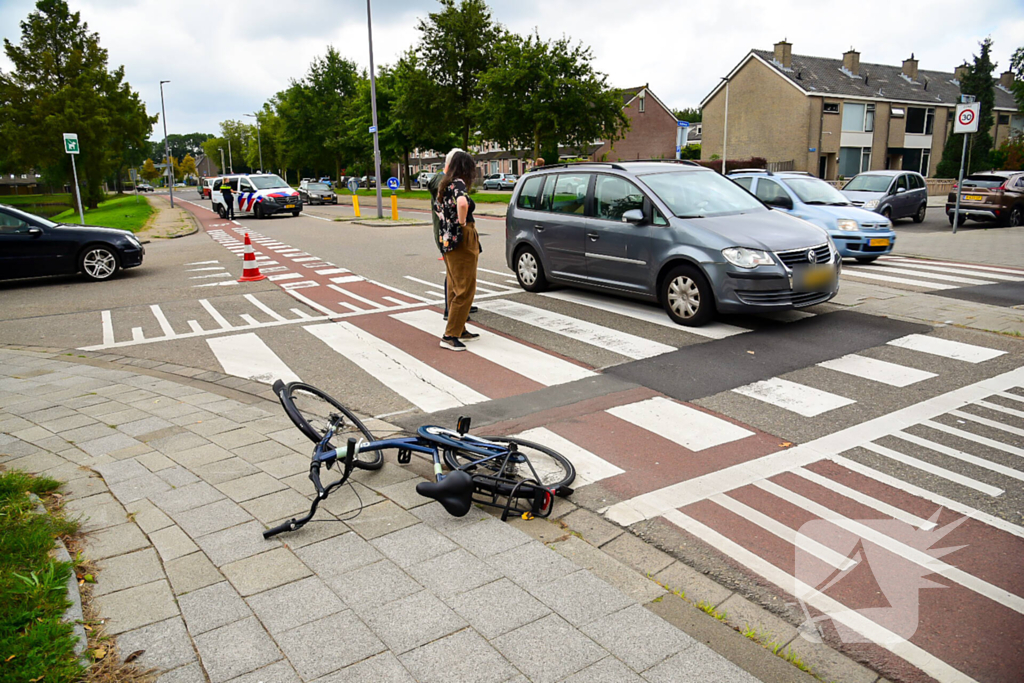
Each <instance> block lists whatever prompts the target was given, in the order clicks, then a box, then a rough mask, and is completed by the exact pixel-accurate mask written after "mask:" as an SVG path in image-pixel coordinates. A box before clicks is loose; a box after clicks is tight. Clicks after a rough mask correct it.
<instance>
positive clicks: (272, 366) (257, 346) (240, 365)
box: [206, 332, 299, 384]
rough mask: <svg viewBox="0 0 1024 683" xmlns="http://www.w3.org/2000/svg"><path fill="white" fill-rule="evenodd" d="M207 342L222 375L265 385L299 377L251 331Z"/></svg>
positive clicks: (215, 338)
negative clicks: (224, 373)
mask: <svg viewBox="0 0 1024 683" xmlns="http://www.w3.org/2000/svg"><path fill="white" fill-rule="evenodd" d="M206 343H207V344H208V345H209V346H210V350H211V351H213V355H215V356H216V357H217V362H219V363H220V365H221V367H222V368H224V372H226V373H228V374H229V375H234V376H235V377H244V378H246V379H251V380H254V381H256V382H263V383H264V384H273V383H274V381H275V380H278V379H280V380H284V381H285V382H298V381H299V376H298V375H296V374H295V373H294V372H292V369H291V368H289V367H288V365H287V364H286V363H285V362H284V361H283V360H281V359H280V358H279V357H278V355H277V354H276V353H274V352H273V351H272V350H271V348H270V347H269V346H267V345H266V343H265V342H264V341H263V340H262V339H260V338H259V336H258V335H257V334H256V333H254V332H249V333H247V334H236V335H231V336H229V337H214V338H212V339H207V340H206Z"/></svg>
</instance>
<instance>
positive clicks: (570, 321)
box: [479, 299, 676, 359]
mask: <svg viewBox="0 0 1024 683" xmlns="http://www.w3.org/2000/svg"><path fill="white" fill-rule="evenodd" d="M479 305H480V308H482V309H484V310H485V311H490V312H492V313H497V314H498V315H502V316H505V317H506V318H511V319H513V320H517V321H519V322H521V323H526V324H527V325H532V326H533V327H537V328H540V329H542V330H547V331H549V332H554V333H556V334H560V335H562V336H564V337H569V338H570V339H575V340H576V341H581V342H583V343H585V344H591V345H593V346H597V347H599V348H602V349H606V350H608V351H612V352H613V353H617V354H619V355H620V356H626V357H627V358H633V359H640V358H651V357H653V356H660V355H661V354H663V353H669V352H670V351H675V350H676V347H674V346H669V345H667V344H661V343H659V342H656V341H651V340H649V339H646V338H644V337H638V336H636V335H633V334H629V333H628V332H620V331H619V330H615V329H612V328H609V327H604V326H602V325H595V324H594V323H590V322H586V321H584V320H578V319H576V318H571V317H569V316H567V315H562V314H561V313H555V312H553V311H546V310H544V309H543V308H536V307H534V306H527V305H526V304H521V303H519V302H517V301H509V300H508V299H492V300H490V301H482V302H480V304H479Z"/></svg>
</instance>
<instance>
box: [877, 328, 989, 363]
mask: <svg viewBox="0 0 1024 683" xmlns="http://www.w3.org/2000/svg"><path fill="white" fill-rule="evenodd" d="M887 343H888V344H889V345H890V346H898V347H900V348H903V349H910V350H911V351H920V352H921V353H930V354H932V355H933V356H942V357H943V358H951V359H953V360H962V361H964V362H967V363H983V362H985V361H987V360H991V359H993V358H996V357H998V356H1002V355H1003V354H1005V353H1006V351H999V350H997V349H990V348H988V347H987V346H975V345H974V344H964V343H963V342H957V341H950V340H949V339H941V338H939V337H931V336H928V335H923V334H908V335H907V336H906V337H900V338H899V339H893V340H892V341H890V342H887Z"/></svg>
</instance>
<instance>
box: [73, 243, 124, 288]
mask: <svg viewBox="0 0 1024 683" xmlns="http://www.w3.org/2000/svg"><path fill="white" fill-rule="evenodd" d="M118 268H120V263H119V262H118V260H117V250H116V249H114V248H113V247H111V246H110V245H108V244H90V245H89V246H88V247H86V248H85V249H83V250H82V253H81V254H80V255H79V256H78V270H79V271H80V272H81V273H82V275H84V276H85V279H86V280H89V281H90V282H103V281H104V280H109V279H110V278H112V277H114V275H115V274H116V273H117V270H118Z"/></svg>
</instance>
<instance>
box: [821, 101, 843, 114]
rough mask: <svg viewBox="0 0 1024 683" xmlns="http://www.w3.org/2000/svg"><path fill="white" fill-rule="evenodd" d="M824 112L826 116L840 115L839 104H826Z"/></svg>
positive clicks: (823, 108)
mask: <svg viewBox="0 0 1024 683" xmlns="http://www.w3.org/2000/svg"><path fill="white" fill-rule="evenodd" d="M822 110H823V111H824V112H825V113H826V114H838V113H839V103H838V102H826V103H825V106H824V107H822Z"/></svg>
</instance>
